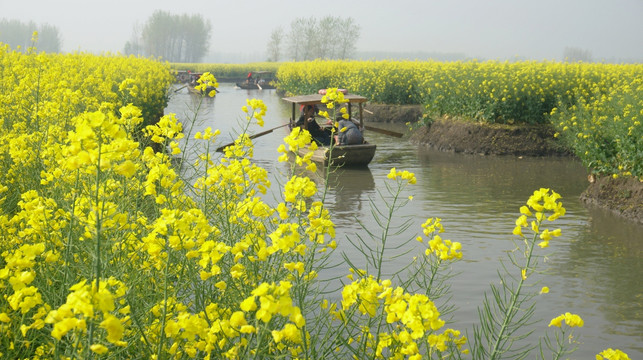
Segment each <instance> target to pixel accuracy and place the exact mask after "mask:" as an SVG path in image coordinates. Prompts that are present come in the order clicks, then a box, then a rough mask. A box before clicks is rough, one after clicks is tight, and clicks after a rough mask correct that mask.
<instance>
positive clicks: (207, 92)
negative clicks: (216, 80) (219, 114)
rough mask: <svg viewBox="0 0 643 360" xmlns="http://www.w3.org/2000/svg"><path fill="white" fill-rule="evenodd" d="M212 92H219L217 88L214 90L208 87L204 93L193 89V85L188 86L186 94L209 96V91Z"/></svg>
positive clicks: (212, 87)
mask: <svg viewBox="0 0 643 360" xmlns="http://www.w3.org/2000/svg"><path fill="white" fill-rule="evenodd" d="M212 90H214V91H216V92H219V90H218V89H217V88H215V87H214V86H208V87H207V88H206V89H205V91H202V90H197V89H195V87H194V86H193V85H188V92H189V93H190V94H199V95H201V94H204V93H205V94H206V95H207V94H209V93H210V91H212Z"/></svg>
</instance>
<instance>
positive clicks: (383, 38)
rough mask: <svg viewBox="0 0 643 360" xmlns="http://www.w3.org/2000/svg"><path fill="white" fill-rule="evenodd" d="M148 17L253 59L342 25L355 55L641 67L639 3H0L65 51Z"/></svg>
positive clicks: (106, 41) (91, 44)
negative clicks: (324, 26)
mask: <svg viewBox="0 0 643 360" xmlns="http://www.w3.org/2000/svg"><path fill="white" fill-rule="evenodd" d="M157 9H161V10H166V11H170V12H171V13H173V14H183V13H187V14H196V13H200V14H202V15H203V16H204V17H205V18H206V19H210V21H211V22H212V25H213V29H214V32H213V35H212V43H211V45H210V49H211V50H210V51H211V53H214V54H217V53H219V54H220V53H240V54H252V53H254V54H257V53H263V52H264V51H265V48H266V43H267V42H268V40H269V36H270V33H271V32H272V30H274V29H275V28H276V27H278V26H282V27H283V28H284V29H285V30H286V31H287V30H288V29H289V28H290V23H291V22H292V21H293V20H294V19H296V18H301V17H310V16H314V17H316V18H318V19H320V18H322V17H324V16H326V15H332V16H339V17H352V18H353V19H354V20H355V22H356V23H357V24H358V25H359V26H360V27H361V37H360V39H359V40H358V43H357V50H358V51H395V52H417V51H425V52H438V53H463V54H464V55H466V56H470V57H478V58H482V59H511V58H514V57H520V58H527V59H536V60H542V59H550V60H561V59H562V55H563V51H564V49H565V47H576V48H580V49H583V50H589V51H590V52H591V53H592V55H593V57H594V59H595V60H601V59H607V60H610V59H611V60H614V59H629V60H634V59H638V60H639V61H642V60H641V59H643V0H530V1H525V0H513V1H512V0H442V1H438V0H396V1H394V0H388V1H383V0H370V1H368V0H344V1H336V0H325V1H324V0H322V1H304V0H252V1H251V0H207V1H203V0H192V1H190V0H183V1H176V0H151V1H142V0H128V1H125V0H100V1H92V0H0V18H6V19H18V20H22V21H23V22H27V21H30V20H33V21H34V22H36V23H38V24H43V23H49V24H51V25H55V26H57V27H58V29H59V31H60V33H61V35H62V38H63V50H65V51H76V50H81V51H89V52H101V51H110V52H117V51H121V50H122V49H123V46H124V44H125V42H126V41H128V40H129V39H130V37H131V34H132V28H133V26H134V25H135V24H136V23H138V24H139V25H140V26H142V25H143V24H144V23H145V21H146V20H147V19H148V18H149V16H150V15H151V14H152V13H153V12H154V11H155V10H157Z"/></svg>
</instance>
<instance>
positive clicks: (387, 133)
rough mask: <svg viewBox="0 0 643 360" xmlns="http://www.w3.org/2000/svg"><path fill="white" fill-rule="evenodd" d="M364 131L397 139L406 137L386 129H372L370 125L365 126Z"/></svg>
mask: <svg viewBox="0 0 643 360" xmlns="http://www.w3.org/2000/svg"><path fill="white" fill-rule="evenodd" d="M364 129H366V130H370V131H375V132H377V133H380V134H384V135H390V136H395V137H398V138H401V137H402V136H404V134H402V133H399V132H395V131H391V130H386V129H380V128H376V127H372V126H368V125H364Z"/></svg>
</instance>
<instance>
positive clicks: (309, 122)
mask: <svg viewBox="0 0 643 360" xmlns="http://www.w3.org/2000/svg"><path fill="white" fill-rule="evenodd" d="M316 114H317V107H316V106H315V105H306V106H304V109H303V111H302V114H301V116H300V117H299V120H297V122H296V123H295V125H296V126H300V127H301V128H303V129H306V130H308V132H309V133H310V135H311V136H312V137H313V139H314V140H315V141H316V142H317V143H318V144H320V145H324V146H328V145H330V134H329V133H328V131H325V130H324V129H322V128H321V126H319V124H318V123H317V121H316V120H315V115H316Z"/></svg>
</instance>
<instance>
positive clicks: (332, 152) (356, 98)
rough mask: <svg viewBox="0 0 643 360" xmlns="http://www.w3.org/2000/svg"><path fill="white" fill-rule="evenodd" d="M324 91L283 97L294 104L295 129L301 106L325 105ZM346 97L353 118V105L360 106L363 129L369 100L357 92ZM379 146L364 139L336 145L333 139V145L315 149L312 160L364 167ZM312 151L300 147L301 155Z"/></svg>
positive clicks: (320, 162)
mask: <svg viewBox="0 0 643 360" xmlns="http://www.w3.org/2000/svg"><path fill="white" fill-rule="evenodd" d="M322 98H323V95H322V91H320V93H318V94H312V95H300V96H291V97H285V98H283V100H284V101H286V102H288V103H291V104H292V116H291V117H290V128H291V129H293V128H294V127H295V126H296V125H295V123H296V122H297V119H298V116H297V114H298V110H299V108H300V107H303V106H305V105H315V106H318V107H319V106H323V103H322ZM344 99H345V100H348V103H347V105H348V114H349V116H350V118H351V119H353V112H354V110H355V109H353V105H354V104H356V105H358V106H359V108H358V115H359V116H358V119H359V120H358V121H359V126H358V127H359V128H360V130H362V131H363V129H364V128H365V126H364V119H363V116H362V115H363V111H364V109H363V105H364V103H365V102H366V101H367V100H368V99H367V98H365V97H363V96H360V95H355V94H346V95H344ZM328 131H330V129H328ZM376 148H377V146H376V145H375V144H371V143H369V142H367V141H366V140H364V143H362V144H358V145H334V144H333V142H332V141H331V145H327V146H326V145H319V146H318V148H317V149H316V150H314V153H313V156H312V158H311V159H312V160H313V161H314V162H316V163H319V164H323V165H324V166H328V165H329V164H330V165H332V166H342V167H364V166H368V164H369V163H370V162H371V160H373V157H374V156H375V150H376ZM308 152H310V149H309V148H304V149H299V156H304V155H305V154H307V153H308Z"/></svg>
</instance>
